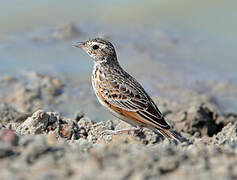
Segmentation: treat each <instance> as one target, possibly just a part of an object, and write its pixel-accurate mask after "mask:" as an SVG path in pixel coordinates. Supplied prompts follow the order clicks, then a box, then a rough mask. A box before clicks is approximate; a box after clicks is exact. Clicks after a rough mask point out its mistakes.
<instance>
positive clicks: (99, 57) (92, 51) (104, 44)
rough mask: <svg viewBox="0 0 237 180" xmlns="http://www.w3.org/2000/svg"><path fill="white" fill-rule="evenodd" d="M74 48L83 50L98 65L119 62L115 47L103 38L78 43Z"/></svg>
mask: <svg viewBox="0 0 237 180" xmlns="http://www.w3.org/2000/svg"><path fill="white" fill-rule="evenodd" d="M74 46H75V47H79V48H81V49H83V50H84V51H85V52H86V53H87V54H88V55H89V56H91V57H92V58H93V59H94V61H95V62H97V63H111V61H115V62H117V57H116V52H115V49H114V46H113V45H112V44H111V43H110V42H109V41H107V40H104V39H102V38H95V39H91V40H88V41H85V42H78V43H76V44H74Z"/></svg>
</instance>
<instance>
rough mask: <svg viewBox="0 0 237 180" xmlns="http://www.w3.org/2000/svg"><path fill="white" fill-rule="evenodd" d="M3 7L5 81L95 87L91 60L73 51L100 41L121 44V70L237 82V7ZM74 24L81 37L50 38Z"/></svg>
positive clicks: (184, 2) (0, 43)
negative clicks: (38, 75) (22, 78)
mask: <svg viewBox="0 0 237 180" xmlns="http://www.w3.org/2000/svg"><path fill="white" fill-rule="evenodd" d="M0 4H1V6H0V62H1V66H0V75H9V74H12V75H18V74H19V73H22V72H24V71H40V72H50V73H52V74H55V73H56V74H60V75H63V76H64V75H67V76H73V77H77V78H78V79H80V78H81V79H82V80H85V81H89V77H90V76H89V74H90V73H91V67H92V61H91V60H90V58H89V57H88V56H87V55H86V54H85V53H83V52H82V51H80V50H79V49H76V48H73V47H72V46H71V44H72V42H73V41H77V40H85V39H87V38H89V37H94V36H98V35H100V34H102V35H105V36H106V37H109V39H111V40H112V41H113V43H115V44H116V48H117V52H118V55H119V59H120V61H121V63H122V65H123V66H124V67H125V68H126V69H128V70H129V71H130V72H133V74H139V73H142V72H144V68H145V70H146V69H149V70H150V71H149V73H151V74H153V75H154V76H156V75H157V76H159V75H160V77H159V78H160V79H163V80H164V79H165V78H167V80H170V81H172V80H173V82H175V83H183V82H195V81H197V80H205V81H206V80H217V81H228V82H231V83H237V73H236V67H237V60H236V48H237V33H236V32H237V21H236V19H237V11H236V7H237V1H236V0H228V1H223V0H215V1H213V0H200V1H194V0H191V1H190V0H179V1H173V0H149V1H142V0H140V1H135V0H131V1H125V0H122V1H118V0H112V1H105V0H101V1H100V2H99V3H98V1H96V0H91V1H82V0H81V1H79V0H77V1H75V0H68V1H63V0H51V1H46V0H38V1H30V0H11V1H4V0H0ZM69 22H73V23H74V24H75V25H76V26H77V27H78V28H79V30H80V32H81V34H79V35H78V36H76V37H73V38H72V39H68V40H62V41H60V40H52V39H50V37H52V33H53V31H54V28H55V27H56V26H58V25H60V24H65V23H69ZM35 37H36V38H39V37H43V39H44V40H43V41H40V40H37V41H36V40H35ZM45 37H46V39H47V37H49V39H48V40H45ZM157 72H158V73H157Z"/></svg>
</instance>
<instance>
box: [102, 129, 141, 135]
mask: <svg viewBox="0 0 237 180" xmlns="http://www.w3.org/2000/svg"><path fill="white" fill-rule="evenodd" d="M131 131H133V132H134V135H137V134H139V133H140V132H141V131H142V128H140V127H131V128H127V129H119V130H104V131H102V133H101V134H102V135H119V134H123V133H129V132H131Z"/></svg>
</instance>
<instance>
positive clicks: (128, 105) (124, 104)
mask: <svg viewBox="0 0 237 180" xmlns="http://www.w3.org/2000/svg"><path fill="white" fill-rule="evenodd" d="M73 46H75V47H79V48H81V49H82V50H84V51H85V52H86V53H87V54H88V55H89V56H90V57H92V59H93V60H94V66H93V72H92V77H91V81H92V86H93V89H94V92H95V94H96V96H97V98H98V100H99V102H100V104H102V106H104V107H105V108H106V109H108V110H109V111H110V112H111V113H112V114H113V115H114V116H116V117H117V118H119V119H121V120H123V121H125V122H127V123H128V124H130V125H132V127H131V128H127V129H121V130H116V131H113V134H120V133H124V132H129V131H138V132H139V131H140V130H141V129H143V128H148V129H151V130H153V131H154V132H156V133H159V134H161V135H162V136H163V137H166V138H168V139H169V140H170V139H173V140H176V141H177V140H178V141H180V138H179V137H178V135H177V133H175V131H174V130H173V129H172V128H171V126H170V125H169V124H168V123H167V121H166V120H165V118H164V116H163V114H162V113H161V111H160V110H159V109H158V108H157V106H156V104H155V103H154V102H153V100H152V99H151V97H150V96H149V95H148V94H147V92H146V91H145V90H144V88H143V87H142V85H141V84H140V83H138V81H137V80H136V79H135V78H134V77H132V76H131V75H130V74H128V73H127V72H126V71H125V70H124V69H123V68H122V67H121V66H120V64H119V61H118V58H117V54H116V51H115V48H114V46H113V44H112V43H111V42H109V41H108V40H105V39H103V38H94V39H89V40H87V41H85V42H77V43H75V44H73ZM111 132H112V131H111Z"/></svg>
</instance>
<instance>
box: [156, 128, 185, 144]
mask: <svg viewBox="0 0 237 180" xmlns="http://www.w3.org/2000/svg"><path fill="white" fill-rule="evenodd" d="M157 130H158V131H159V132H160V134H161V135H163V136H164V137H166V138H168V139H175V140H176V141H178V142H181V143H182V142H189V140H188V139H186V138H185V137H183V136H181V135H180V134H179V133H177V132H176V131H174V130H172V129H157Z"/></svg>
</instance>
